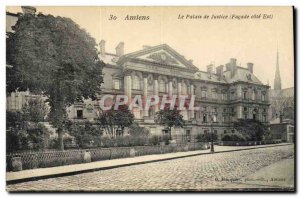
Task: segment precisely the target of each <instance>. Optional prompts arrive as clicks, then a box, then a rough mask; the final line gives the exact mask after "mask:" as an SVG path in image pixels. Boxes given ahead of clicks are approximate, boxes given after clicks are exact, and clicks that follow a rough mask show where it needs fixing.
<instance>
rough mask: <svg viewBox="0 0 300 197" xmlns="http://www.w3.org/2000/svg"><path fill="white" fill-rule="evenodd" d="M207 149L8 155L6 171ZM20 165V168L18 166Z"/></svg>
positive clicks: (138, 148)
mask: <svg viewBox="0 0 300 197" xmlns="http://www.w3.org/2000/svg"><path fill="white" fill-rule="evenodd" d="M204 149H207V144H206V143H202V142H199V143H186V144H170V145H156V146H134V147H111V148H95V149H84V150H66V151H43V152H23V153H9V154H7V156H6V163H7V165H6V168H7V171H18V170H26V169H35V168H46V167H54V166H62V165H70V164H79V163H85V162H91V161H92V162H93V161H102V160H110V159H118V158H127V157H134V156H142V155H152V154H164V153H172V152H183V151H193V150H204ZM20 165H21V166H20Z"/></svg>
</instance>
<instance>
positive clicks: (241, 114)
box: [237, 105, 243, 119]
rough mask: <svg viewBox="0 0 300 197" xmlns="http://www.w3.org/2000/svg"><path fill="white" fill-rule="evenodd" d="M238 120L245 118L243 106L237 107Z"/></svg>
mask: <svg viewBox="0 0 300 197" xmlns="http://www.w3.org/2000/svg"><path fill="white" fill-rule="evenodd" d="M237 118H239V119H240V118H243V106H241V105H238V106H237Z"/></svg>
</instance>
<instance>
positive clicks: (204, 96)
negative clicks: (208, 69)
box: [201, 90, 207, 98]
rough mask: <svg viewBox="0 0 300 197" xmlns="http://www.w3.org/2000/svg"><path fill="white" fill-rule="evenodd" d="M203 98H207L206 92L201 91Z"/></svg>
mask: <svg viewBox="0 0 300 197" xmlns="http://www.w3.org/2000/svg"><path fill="white" fill-rule="evenodd" d="M201 97H202V98H206V97H207V94H206V90H202V91H201Z"/></svg>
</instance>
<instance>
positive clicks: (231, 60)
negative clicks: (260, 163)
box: [230, 58, 236, 77]
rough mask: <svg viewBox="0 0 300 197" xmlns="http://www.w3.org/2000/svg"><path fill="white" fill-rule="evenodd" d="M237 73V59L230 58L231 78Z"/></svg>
mask: <svg viewBox="0 0 300 197" xmlns="http://www.w3.org/2000/svg"><path fill="white" fill-rule="evenodd" d="M235 71H236V59H235V58H230V73H231V77H233V75H234V74H235Z"/></svg>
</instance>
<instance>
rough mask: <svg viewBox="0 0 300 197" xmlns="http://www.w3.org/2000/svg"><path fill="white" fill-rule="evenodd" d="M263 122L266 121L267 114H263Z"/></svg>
mask: <svg viewBox="0 0 300 197" xmlns="http://www.w3.org/2000/svg"><path fill="white" fill-rule="evenodd" d="M263 122H267V115H265V114H264V115H263Z"/></svg>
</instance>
